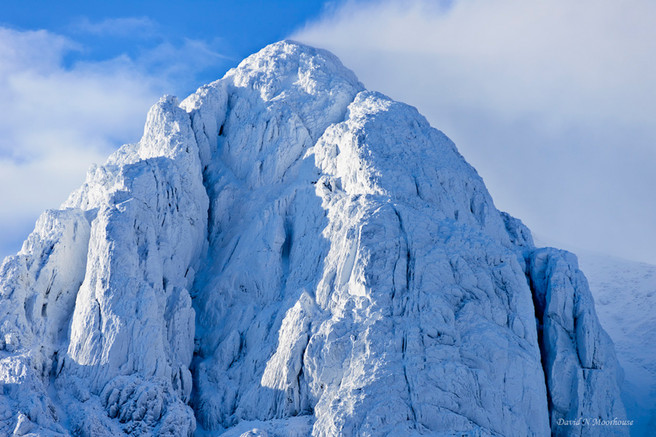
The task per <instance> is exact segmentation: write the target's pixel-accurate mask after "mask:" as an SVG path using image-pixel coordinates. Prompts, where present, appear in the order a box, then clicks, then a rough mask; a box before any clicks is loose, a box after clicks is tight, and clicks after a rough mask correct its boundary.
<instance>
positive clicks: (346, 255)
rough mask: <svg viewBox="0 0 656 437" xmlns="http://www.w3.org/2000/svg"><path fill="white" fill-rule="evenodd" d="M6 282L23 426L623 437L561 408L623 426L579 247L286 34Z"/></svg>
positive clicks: (6, 361)
mask: <svg viewBox="0 0 656 437" xmlns="http://www.w3.org/2000/svg"><path fill="white" fill-rule="evenodd" d="M0 292H1V296H0V298H1V299H2V306H0V346H2V352H0V354H1V355H0V380H1V381H2V384H3V389H4V396H3V397H2V398H0V427H2V428H1V429H2V430H3V431H5V432H6V433H8V434H9V433H12V432H13V433H15V434H17V435H21V434H26V433H37V434H43V435H55V434H57V433H59V434H63V435H68V434H74V435H93V436H95V435H117V434H128V435H190V434H192V433H194V432H196V433H197V434H198V435H220V434H222V433H225V435H227V436H233V435H242V436H256V435H260V436H265V435H272V436H273V435H299V436H300V435H310V434H311V435H315V436H337V435H346V436H348V435H353V436H355V435H370V436H377V435H400V436H402V435H407V436H411V435H463V434H464V435H503V436H526V435H536V436H546V435H549V434H550V433H551V432H553V433H554V434H558V435H607V434H606V433H605V431H607V430H608V429H606V428H603V427H596V428H592V427H585V426H578V427H577V426H562V425H559V423H558V419H561V418H562V419H576V418H577V417H580V416H582V415H584V416H586V417H588V416H589V417H595V418H597V417H598V418H600V419H604V420H605V419H613V418H623V414H624V413H623V407H622V404H621V401H620V398H619V392H618V389H617V381H616V374H617V369H618V366H617V362H616V359H615V356H614V352H613V346H612V343H611V342H610V340H609V339H608V338H607V336H606V335H605V333H604V332H603V330H602V329H601V327H600V325H599V323H598V321H597V318H596V315H595V313H594V304H593V302H592V299H591V297H590V294H589V291H588V290H587V285H586V283H585V278H584V277H583V276H582V274H581V273H580V272H579V271H578V270H577V267H576V262H575V261H574V260H573V259H572V257H571V256H570V255H568V254H565V253H563V252H558V251H555V250H543V249H536V248H535V247H534V245H533V241H532V239H531V235H530V232H529V231H528V229H526V227H524V226H523V225H522V224H521V222H520V221H519V220H517V219H514V218H512V217H510V216H509V215H507V214H505V213H500V212H499V211H498V210H497V209H496V208H495V207H494V204H493V202H492V199H491V198H490V195H489V193H488V192H487V190H486V188H485V185H484V184H483V181H482V179H481V178H480V177H479V176H478V175H477V174H476V172H475V170H474V169H473V168H472V167H471V166H469V165H468V164H467V163H466V162H465V160H464V159H463V158H462V156H461V155H460V154H459V153H458V152H457V150H456V148H455V146H454V144H453V143H452V142H451V141H450V140H449V139H448V138H447V137H446V136H445V135H444V134H442V133H441V132H439V131H437V130H436V129H434V128H432V127H430V126H429V124H428V123H427V121H426V120H425V119H424V118H423V117H422V116H421V115H420V114H419V113H418V112H417V111H416V110H415V109H414V108H412V107H410V106H408V105H405V104H402V103H398V102H395V101H393V100H391V99H389V98H388V97H386V96H384V95H381V94H378V93H375V92H370V91H367V90H365V89H364V87H363V86H362V84H360V83H359V82H358V80H357V78H356V77H355V76H354V75H353V73H351V72H350V71H349V70H347V69H346V68H344V67H343V66H342V65H341V63H340V62H339V60H338V59H337V58H335V57H334V56H333V55H331V54H330V53H328V52H325V51H322V50H317V49H313V48H310V47H306V46H303V45H301V44H298V43H294V42H289V41H285V42H280V43H276V44H273V45H271V46H268V47H266V48H265V49H263V50H262V51H260V52H259V53H257V54H255V55H253V56H251V57H249V58H247V59H246V60H244V61H243V62H242V63H241V64H240V65H239V66H238V67H237V68H235V69H233V70H231V71H230V72H228V73H227V74H226V76H225V77H224V78H223V79H221V80H219V81H217V82H214V83H212V84H209V85H206V86H204V87H201V88H200V89H199V90H198V91H197V92H196V93H194V94H193V95H191V96H189V97H188V98H187V99H185V100H184V101H183V102H182V103H178V102H177V100H176V99H175V98H171V97H166V98H163V99H162V100H161V101H160V102H159V103H158V104H156V105H155V106H154V107H153V109H151V111H150V113H149V116H148V121H147V123H146V128H145V131H144V135H143V138H142V139H141V141H140V142H139V143H137V144H133V145H126V146H123V147H122V148H121V149H119V150H118V151H117V152H116V153H114V154H113V155H112V156H111V157H110V158H109V160H108V161H107V163H106V164H105V165H103V166H100V167H95V168H93V169H92V170H91V171H90V172H89V175H88V177H87V181H86V183H85V185H84V186H83V187H82V188H81V189H80V190H78V191H77V192H75V193H73V195H71V197H70V198H69V200H68V201H67V202H66V203H65V204H64V205H63V207H62V210H60V211H49V212H46V213H45V214H44V215H43V216H42V218H41V219H40V221H39V222H38V223H37V227H36V229H35V231H34V233H33V234H32V235H31V236H30V237H29V239H28V240H27V241H26V243H25V245H24V246H23V249H22V250H21V252H20V253H19V254H18V255H17V256H15V257H10V258H8V259H7V260H6V261H5V263H4V264H3V266H2V270H1V272H0ZM625 430H626V429H625V428H622V427H614V428H612V429H611V431H613V432H617V433H618V434H622V433H623V432H624V431H625ZM602 433H604V434H602Z"/></svg>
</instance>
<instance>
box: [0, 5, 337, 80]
mask: <svg viewBox="0 0 656 437" xmlns="http://www.w3.org/2000/svg"><path fill="white" fill-rule="evenodd" d="M336 5H337V3H335V2H324V1H316V0H306V1H303V0H283V1H265V0H260V1H254V0H241V1H239V0H229V1H211V0H191V1H155V0H145V1H137V2H135V1H124V0H119V1H111V2H96V1H91V2H85V1H70V0H64V1H57V2H47V1H44V0H26V1H20V2H3V5H2V13H1V14H0V25H2V26H5V27H10V28H13V29H16V30H37V29H46V30H48V31H50V32H52V33H55V34H58V35H63V36H66V37H68V38H70V39H71V40H72V41H74V42H75V43H77V47H75V49H73V50H71V51H70V52H68V53H67V54H66V56H65V58H64V65H66V66H68V67H70V66H71V65H72V64H74V63H75V62H85V61H86V62H98V61H103V60H107V59H112V58H116V57H120V56H126V55H127V56H129V57H130V58H132V59H137V58H139V57H142V56H144V55H146V54H147V53H148V52H149V51H151V50H153V49H154V48H156V47H157V46H159V45H172V46H174V47H182V46H184V45H185V42H186V41H189V40H192V41H196V42H198V43H202V44H203V45H204V47H205V48H206V49H207V50H208V52H207V54H208V55H209V54H210V53H212V54H214V55H216V57H214V58H212V57H210V59H209V60H206V61H205V64H204V65H200V66H197V67H192V68H191V70H193V77H184V78H182V79H183V80H182V81H183V82H184V83H183V84H182V85H178V86H180V87H181V88H182V87H185V86H186V87H192V88H190V89H184V90H182V91H185V92H187V91H191V89H193V88H195V87H196V86H197V85H198V84H199V83H204V82H207V81H211V80H215V79H217V78H218V77H220V75H221V73H222V72H224V71H226V70H227V69H228V68H230V67H233V66H235V65H236V64H237V63H238V62H239V61H240V60H241V59H243V58H244V57H246V56H248V55H249V54H251V53H253V52H255V51H257V50H259V49H260V48H262V47H263V46H265V45H267V44H269V43H271V42H275V41H278V40H280V39H283V38H285V37H286V36H288V35H289V34H291V33H292V32H293V31H294V30H296V29H297V28H298V27H299V26H301V25H302V24H304V23H305V21H306V20H308V19H310V18H313V17H316V16H318V15H319V14H320V13H321V12H322V11H325V10H326V9H327V8H330V7H335V6H336ZM168 61H169V62H171V60H168ZM173 62H175V61H173ZM153 67H154V65H153ZM217 75H218V76H217ZM176 85H177V84H176Z"/></svg>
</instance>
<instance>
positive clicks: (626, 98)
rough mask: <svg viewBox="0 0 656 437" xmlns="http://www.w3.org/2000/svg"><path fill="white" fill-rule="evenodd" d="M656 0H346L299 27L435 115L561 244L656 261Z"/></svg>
mask: <svg viewBox="0 0 656 437" xmlns="http://www.w3.org/2000/svg"><path fill="white" fill-rule="evenodd" d="M654 22H656V3H653V2H650V1H648V0H629V1H626V2H614V1H606V0H601V1H592V0H584V1H581V2H570V1H567V0H554V1H550V2H524V1H517V0H485V1H483V0H468V1H458V0H456V1H452V2H431V1H410V2H408V1H403V2H401V1H367V2H355V1H351V2H346V3H344V4H342V5H341V6H338V7H336V8H333V9H331V10H329V11H327V12H326V13H324V15H323V16H322V17H320V18H319V19H318V20H316V21H314V22H311V23H309V24H307V25H306V26H305V27H304V28H303V29H301V30H299V31H297V32H296V33H295V34H294V35H292V38H294V39H297V40H300V41H303V42H306V43H309V44H312V45H315V46H319V47H325V48H327V49H329V50H331V51H333V52H334V53H335V54H337V55H338V56H339V57H340V58H341V59H342V61H343V62H344V63H345V64H346V65H347V66H348V67H350V68H352V69H353V70H354V71H355V72H356V73H357V74H358V76H359V77H360V79H361V80H362V81H363V82H364V83H365V85H366V86H367V87H368V88H371V89H376V90H380V91H382V92H385V93H387V94H389V95H390V96H391V97H393V98H396V99H398V100H402V101H405V102H407V103H410V104H412V105H414V106H417V107H418V108H419V110H420V111H421V112H422V113H423V114H425V115H426V116H427V118H428V119H429V121H430V122H431V123H432V124H433V125H434V126H436V127H438V128H440V129H441V130H443V131H444V132H445V133H446V134H447V135H449V136H450V137H451V138H452V139H453V140H454V141H455V142H456V144H457V145H458V147H459V149H460V150H461V152H462V153H463V155H464V156H465V157H466V158H467V159H468V160H469V161H470V162H471V163H472V164H473V165H474V166H475V167H476V168H477V169H478V171H479V172H480V173H481V175H482V176H483V178H484V179H485V181H486V183H487V185H488V188H489V189H490V191H491V193H492V195H493V197H494V198H495V200H496V202H497V206H498V207H500V208H501V209H505V210H508V211H509V212H511V213H513V214H515V215H517V216H519V217H521V218H522V219H523V220H524V221H525V222H527V224H528V225H529V226H530V227H531V228H532V229H533V231H534V232H535V233H536V234H537V235H538V236H541V237H542V238H543V239H546V240H548V241H550V242H552V243H553V244H559V245H561V246H564V247H568V248H573V249H576V248H583V249H586V250H594V251H601V252H606V253H613V254H615V255H618V256H622V257H625V258H631V259H638V260H643V261H647V262H651V263H656V252H655V251H654V250H653V247H654V246H655V245H656V230H654V226H653V223H656V202H654V201H653V200H652V199H653V197H654V196H653V187H655V186H656V172H654V171H653V169H654V168H655V167H656V120H655V118H654V114H656V81H654V77H656V27H654V26H653V23H654Z"/></svg>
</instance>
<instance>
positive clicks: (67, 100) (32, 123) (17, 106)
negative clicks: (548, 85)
mask: <svg viewBox="0 0 656 437" xmlns="http://www.w3.org/2000/svg"><path fill="white" fill-rule="evenodd" d="M80 49H81V45H80V44H79V43H77V42H74V41H72V40H70V39H68V38H66V37H63V36H61V35H57V34H53V33H50V32H47V31H17V30H12V29H8V28H2V27H0V101H1V102H2V105H3V108H4V110H3V111H2V117H0V187H1V188H0V204H1V205H2V208H0V258H2V257H4V256H5V255H7V254H9V253H11V252H15V251H16V250H17V249H18V248H19V247H20V246H19V245H20V241H22V239H24V238H25V237H26V236H27V232H28V231H29V229H30V228H31V227H32V226H33V223H34V221H35V220H36V218H37V217H38V215H39V214H40V213H41V211H43V210H44V209H46V208H56V207H58V206H59V204H60V203H61V202H62V201H64V200H65V199H66V197H67V196H68V194H69V193H70V192H71V191H73V190H74V189H75V188H77V187H78V186H79V185H80V184H81V183H82V182H83V181H84V176H85V174H86V170H87V168H88V167H89V165H90V164H92V163H94V162H95V163H102V162H104V161H105V159H106V157H107V156H108V155H109V153H111V151H113V150H114V149H116V148H117V147H118V146H119V145H121V144H123V143H126V142H133V141H137V140H138V139H139V138H140V136H141V133H142V131H143V124H144V122H145V118H146V113H147V111H148V108H149V107H150V106H151V105H152V104H153V103H155V102H156V101H157V99H158V98H159V96H161V95H162V94H164V93H165V92H169V93H171V92H174V91H175V90H185V87H187V86H189V85H191V84H190V82H191V81H193V80H194V74H195V72H196V71H198V69H200V68H207V67H209V66H211V65H212V62H215V63H216V56H218V55H216V56H214V57H212V53H213V52H212V51H211V49H210V48H209V46H208V45H207V44H205V43H203V42H201V41H185V42H184V43H182V44H181V45H180V46H176V45H174V44H170V43H167V42H164V43H161V44H160V45H158V46H155V47H153V48H151V49H149V50H146V51H144V52H143V53H141V55H140V56H139V57H137V58H135V59H132V58H130V57H128V56H126V55H122V56H119V57H117V58H114V59H109V60H104V61H95V62H92V61H86V62H79V61H78V62H76V63H74V64H73V65H66V62H65V58H66V56H67V55H70V54H71V53H73V54H75V51H78V50H80ZM207 58H210V59H209V60H208V59H207ZM174 84H175V85H174ZM26 223H27V224H28V225H27V227H26V225H25V224H26Z"/></svg>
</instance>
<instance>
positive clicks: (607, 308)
mask: <svg viewBox="0 0 656 437" xmlns="http://www.w3.org/2000/svg"><path fill="white" fill-rule="evenodd" d="M580 257H581V269H582V270H583V271H584V272H585V274H586V275H587V276H588V278H589V280H590V290H591V291H592V293H593V295H594V298H595V303H596V307H597V310H598V313H599V319H600V320H601V322H602V324H603V326H604V327H605V329H606V330H607V331H608V333H609V335H610V336H611V338H612V339H613V341H614V342H615V346H616V348H617V352H618V360H619V362H620V364H621V366H622V368H623V369H624V382H623V383H622V385H621V387H620V389H621V392H622V399H623V400H624V404H625V406H626V411H627V416H628V417H630V418H631V419H634V420H635V423H634V425H633V426H632V427H631V435H632V436H636V437H650V436H652V435H653V434H654V430H655V429H656V345H655V344H654V338H656V315H654V308H656V266H655V265H652V264H646V263H640V262H635V261H628V260H624V259H618V258H613V257H610V256H607V255H600V254H594V253H588V252H582V253H581V254H580Z"/></svg>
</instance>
